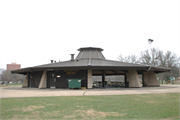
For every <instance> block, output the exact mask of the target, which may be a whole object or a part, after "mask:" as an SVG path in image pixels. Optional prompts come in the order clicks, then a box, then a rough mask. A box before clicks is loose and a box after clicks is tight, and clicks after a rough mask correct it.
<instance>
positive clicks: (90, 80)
mask: <svg viewBox="0 0 180 120" xmlns="http://www.w3.org/2000/svg"><path fill="white" fill-rule="evenodd" d="M87 88H92V70H90V69H89V70H88V79H87Z"/></svg>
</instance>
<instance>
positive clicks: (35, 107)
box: [22, 106, 44, 112]
mask: <svg viewBox="0 0 180 120" xmlns="http://www.w3.org/2000/svg"><path fill="white" fill-rule="evenodd" d="M42 108H44V106H28V107H26V108H23V109H22V111H23V112H27V111H33V110H36V109H42Z"/></svg>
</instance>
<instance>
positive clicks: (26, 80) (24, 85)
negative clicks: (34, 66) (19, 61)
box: [22, 73, 28, 88]
mask: <svg viewBox="0 0 180 120" xmlns="http://www.w3.org/2000/svg"><path fill="white" fill-rule="evenodd" d="M22 87H23V88H25V87H28V73H27V74H26V78H25V80H24V81H23V85H22Z"/></svg>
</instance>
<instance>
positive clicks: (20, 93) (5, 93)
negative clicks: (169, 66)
mask: <svg viewBox="0 0 180 120" xmlns="http://www.w3.org/2000/svg"><path fill="white" fill-rule="evenodd" d="M156 93H180V85H161V86H160V87H143V88H111V89H84V90H83V89H80V90H79V89H71V90H69V89H38V88H21V87H0V98H11V97H42V96H83V95H84V96H92V95H125V94H156Z"/></svg>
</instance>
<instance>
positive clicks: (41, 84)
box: [39, 71, 47, 88]
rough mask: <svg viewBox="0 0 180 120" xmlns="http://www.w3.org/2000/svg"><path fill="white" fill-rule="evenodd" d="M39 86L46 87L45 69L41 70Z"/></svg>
mask: <svg viewBox="0 0 180 120" xmlns="http://www.w3.org/2000/svg"><path fill="white" fill-rule="evenodd" d="M39 88H47V74H46V71H43V74H42V77H41V81H40V84H39Z"/></svg>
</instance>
